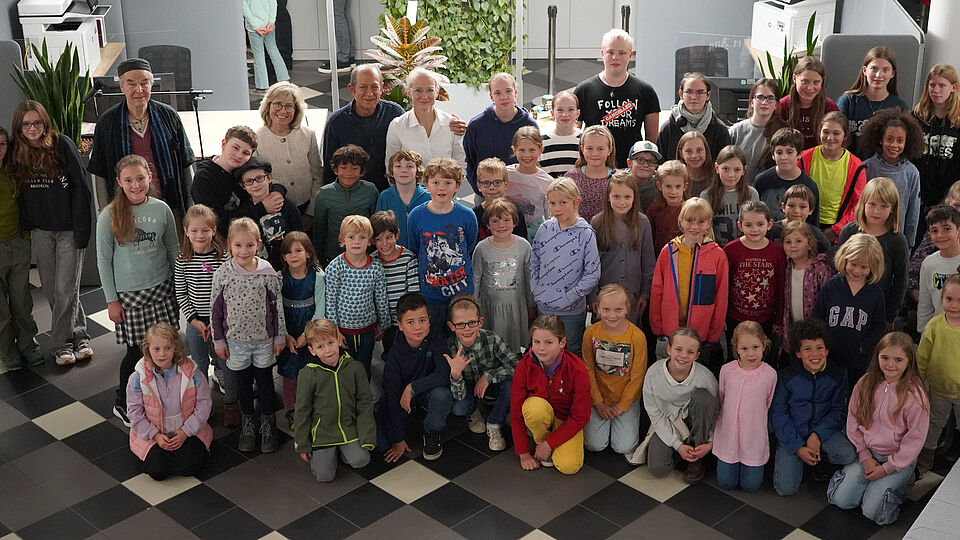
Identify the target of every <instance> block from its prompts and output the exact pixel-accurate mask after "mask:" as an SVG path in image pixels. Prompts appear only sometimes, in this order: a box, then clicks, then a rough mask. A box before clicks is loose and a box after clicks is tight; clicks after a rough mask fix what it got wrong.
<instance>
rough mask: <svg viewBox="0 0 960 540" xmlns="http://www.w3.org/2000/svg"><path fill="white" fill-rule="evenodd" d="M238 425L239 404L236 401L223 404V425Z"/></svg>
mask: <svg viewBox="0 0 960 540" xmlns="http://www.w3.org/2000/svg"><path fill="white" fill-rule="evenodd" d="M239 425H240V405H238V404H237V402H236V401H234V402H233V403H224V404H223V427H237V426H239Z"/></svg>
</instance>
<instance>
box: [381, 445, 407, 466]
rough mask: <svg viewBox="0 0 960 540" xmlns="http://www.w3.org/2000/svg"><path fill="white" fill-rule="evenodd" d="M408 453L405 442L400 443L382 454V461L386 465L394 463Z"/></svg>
mask: <svg viewBox="0 0 960 540" xmlns="http://www.w3.org/2000/svg"><path fill="white" fill-rule="evenodd" d="M409 451H410V447H409V446H408V445H407V441H400V442H398V443H396V444H394V445H393V446H391V447H390V449H389V450H387V451H386V452H385V453H384V454H383V460H384V461H386V462H387V463H394V462H395V461H397V460H399V459H400V458H402V457H403V454H405V453H407V452H409Z"/></svg>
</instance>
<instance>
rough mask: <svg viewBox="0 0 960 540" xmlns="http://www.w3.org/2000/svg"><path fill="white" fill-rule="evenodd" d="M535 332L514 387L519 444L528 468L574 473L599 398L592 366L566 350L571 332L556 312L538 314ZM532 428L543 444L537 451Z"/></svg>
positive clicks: (512, 395) (515, 441) (513, 418)
mask: <svg viewBox="0 0 960 540" xmlns="http://www.w3.org/2000/svg"><path fill="white" fill-rule="evenodd" d="M530 337H531V339H532V345H531V347H530V350H529V351H527V354H526V355H524V357H523V359H522V360H520V363H519V364H518V365H517V368H516V370H515V371H514V373H513V386H512V388H511V391H510V420H511V425H512V428H513V446H514V449H515V450H516V452H517V455H519V456H520V466H521V467H523V468H524V469H525V470H528V471H532V470H533V469H536V468H538V467H539V466H540V465H544V466H546V467H553V466H556V468H557V470H558V471H560V472H562V473H563V474H573V473H575V472H577V471H579V470H580V467H582V466H583V428H584V426H586V425H587V422H588V421H589V420H590V407H591V405H592V403H593V401H592V400H591V398H590V379H589V377H588V376H587V369H586V368H585V367H584V365H583V360H581V359H580V358H579V357H578V356H577V355H575V354H573V353H571V352H569V351H567V350H565V349H564V347H566V345H567V339H566V332H565V330H564V326H563V323H562V322H560V319H558V318H557V317H556V316H555V315H541V316H540V317H538V318H537V320H536V321H534V322H533V327H532V329H531V332H530ZM527 430H529V431H530V433H531V434H532V435H533V440H534V442H536V443H537V447H536V449H534V452H533V454H532V455H531V454H530V445H529V443H528V442H527Z"/></svg>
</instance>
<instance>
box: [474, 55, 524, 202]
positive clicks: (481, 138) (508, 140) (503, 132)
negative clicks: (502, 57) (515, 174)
mask: <svg viewBox="0 0 960 540" xmlns="http://www.w3.org/2000/svg"><path fill="white" fill-rule="evenodd" d="M487 88H489V89H490V101H492V102H493V103H492V104H490V105H488V106H487V108H486V109H484V110H483V112H482V113H480V114H478V115H476V116H474V117H473V118H472V119H471V120H470V123H468V124H467V131H466V133H464V134H463V152H464V153H465V154H466V155H467V181H468V182H470V186H471V187H473V191H474V192H476V193H480V190H479V189H478V188H477V165H479V164H480V162H481V161H483V160H485V159H487V158H492V157H495V158H500V160H501V161H503V162H504V163H505V164H507V165H509V164H511V163H516V162H517V158H516V156H514V155H513V149H512V148H510V146H511V145H512V144H513V135H514V134H515V133H516V132H517V130H518V129H520V128H522V127H523V126H533V127H535V128H537V129H540V127H539V126H538V125H537V121H536V120H534V119H533V117H532V116H530V113H529V112H527V110H526V109H524V108H523V107H518V106H517V103H516V100H517V80H516V79H514V78H513V75H510V74H509V73H502V72H501V73H496V74H494V75H493V76H492V77H490V81H489V82H488V83H487Z"/></svg>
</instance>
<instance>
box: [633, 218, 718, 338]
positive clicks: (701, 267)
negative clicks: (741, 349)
mask: <svg viewBox="0 0 960 540" xmlns="http://www.w3.org/2000/svg"><path fill="white" fill-rule="evenodd" d="M679 242H680V237H679V236H678V237H677V238H674V239H673V240H671V241H670V242H669V243H667V245H665V246H663V249H662V250H661V251H660V256H659V257H657V265H656V267H655V268H654V270H653V289H652V292H651V294H650V327H651V329H652V330H653V333H654V334H656V335H658V336H667V335H670V333H671V332H673V331H674V330H676V329H677V327H679V326H680V289H679V280H680V279H685V280H689V283H690V295H689V299H688V306H687V326H689V327H690V328H693V329H694V330H696V331H697V333H698V334H700V338H701V339H703V340H704V341H707V342H710V343H718V342H719V341H720V335H721V334H722V333H723V325H724V323H725V321H726V317H727V281H728V279H729V271H728V269H727V256H726V255H725V254H724V253H723V248H721V247H720V246H719V245H717V243H716V242H714V241H713V240H709V241H706V242H703V243H701V244H697V245H696V246H694V248H693V266H692V272H691V275H689V276H677V252H678V248H677V244H678V243H679Z"/></svg>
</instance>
